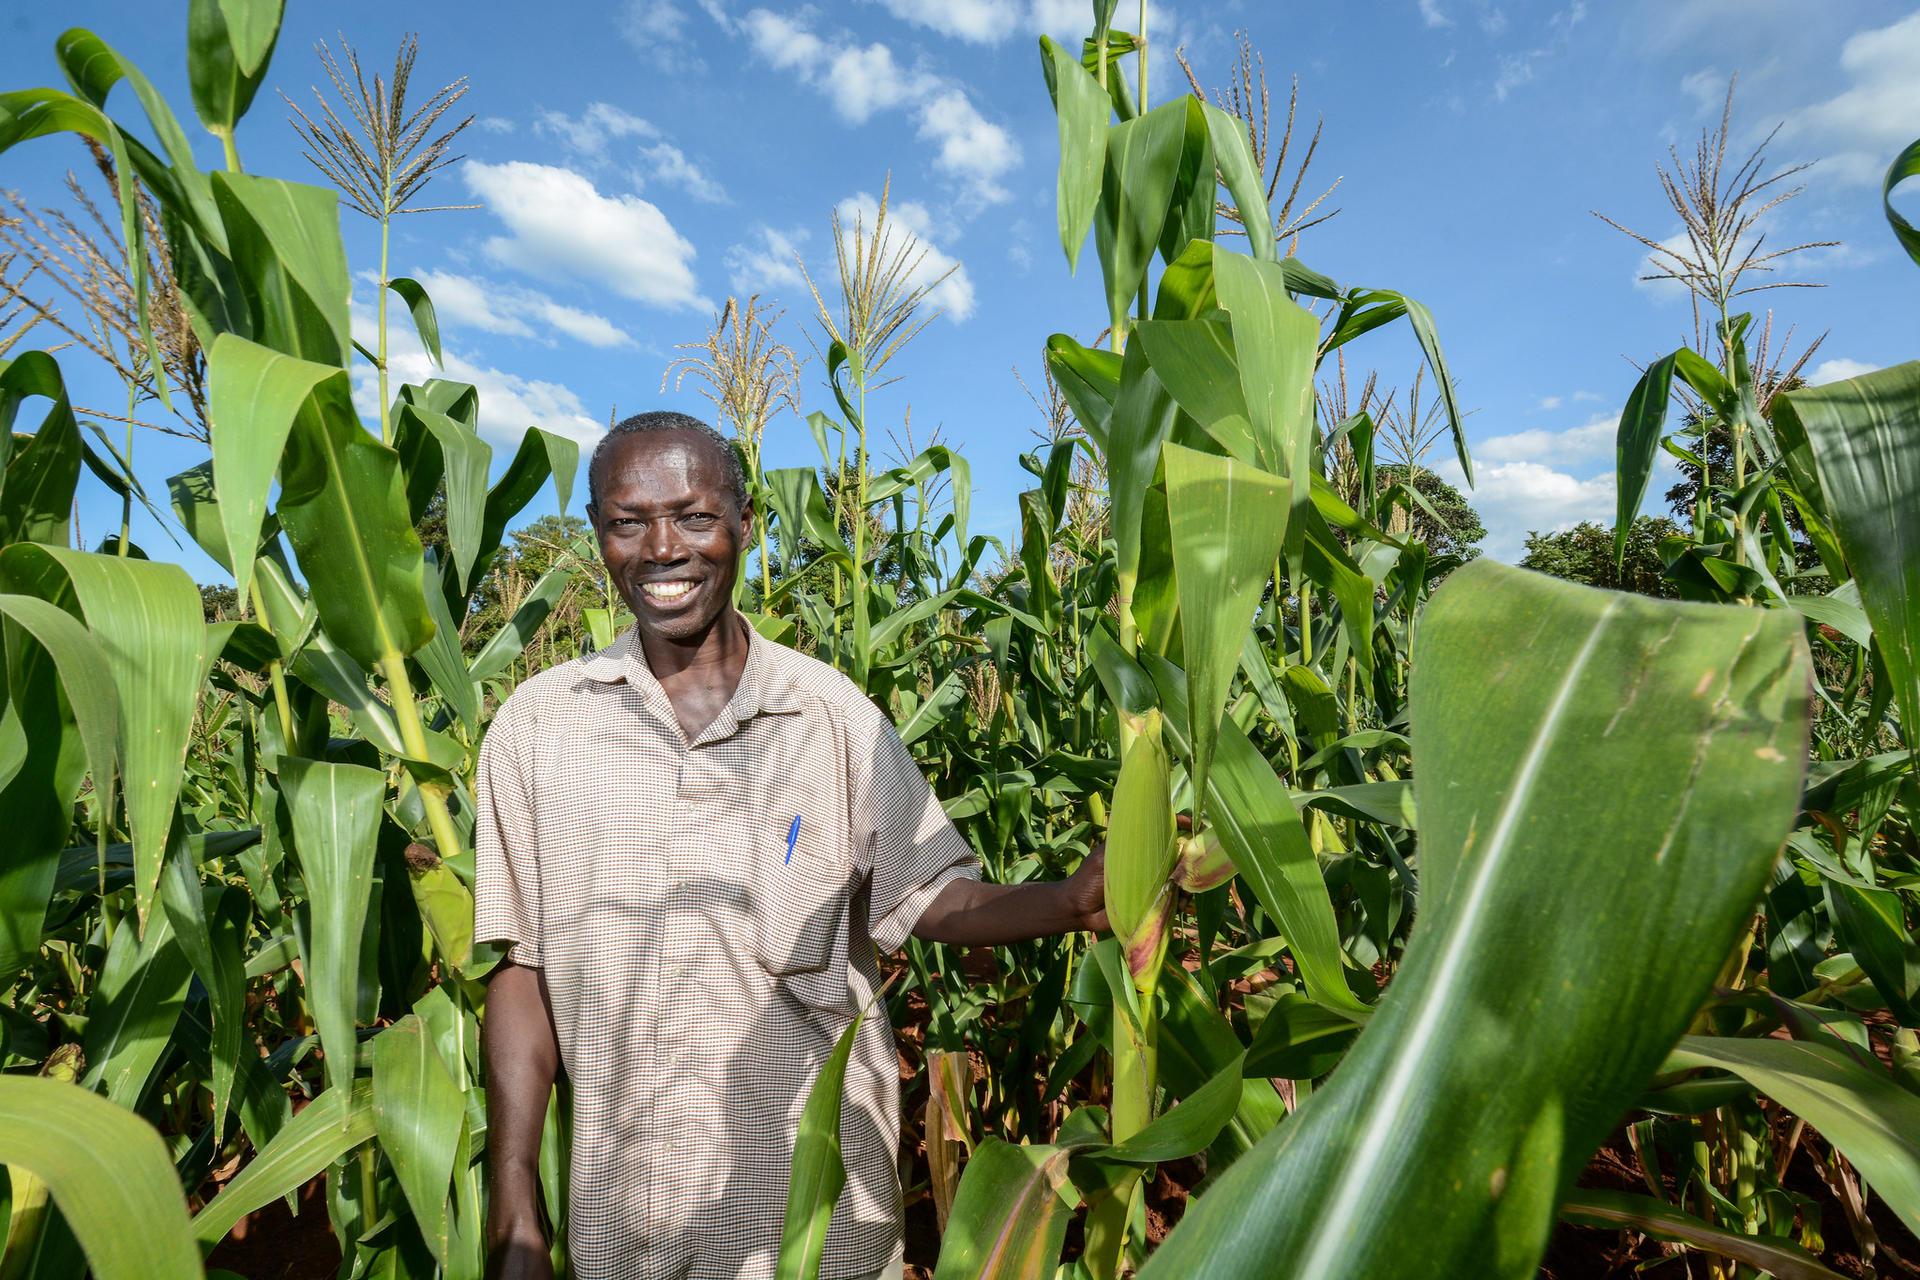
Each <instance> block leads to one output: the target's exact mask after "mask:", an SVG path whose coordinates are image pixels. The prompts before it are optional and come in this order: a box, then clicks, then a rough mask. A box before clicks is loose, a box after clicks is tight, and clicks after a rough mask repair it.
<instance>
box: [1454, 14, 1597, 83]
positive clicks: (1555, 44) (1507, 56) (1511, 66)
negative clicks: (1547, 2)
mask: <svg viewBox="0 0 1920 1280" xmlns="http://www.w3.org/2000/svg"><path fill="white" fill-rule="evenodd" d="M1586 17H1587V5H1586V0H1573V3H1572V4H1569V5H1568V6H1567V7H1566V8H1564V9H1562V10H1560V11H1559V12H1557V13H1555V14H1554V15H1553V16H1552V17H1551V18H1549V19H1548V20H1547V34H1546V39H1545V40H1544V41H1542V42H1541V43H1540V44H1539V45H1537V46H1536V47H1534V48H1531V49H1525V50H1522V51H1521V52H1518V53H1504V54H1501V55H1500V72H1499V74H1498V75H1497V76H1495V77H1494V81H1493V96H1494V98H1495V100H1496V101H1499V102H1505V101H1506V100H1507V96H1508V95H1509V94H1511V93H1512V92H1513V91H1514V90H1515V89H1518V88H1520V87H1521V86H1522V85H1526V84H1531V83H1532V82H1533V80H1534V79H1535V77H1536V76H1537V75H1538V73H1539V70H1538V69H1539V66H1540V64H1541V63H1543V62H1546V61H1549V60H1551V59H1554V58H1556V57H1558V56H1559V55H1561V54H1563V53H1565V52H1566V51H1567V49H1568V48H1569V47H1570V46H1571V44H1572V41H1573V29H1574V28H1575V27H1577V26H1579V25H1580V24H1581V23H1582V22H1584V21H1585V20H1586ZM1506 25H1507V18H1506V15H1505V14H1504V13H1502V12H1501V11H1500V10H1499V9H1497V8H1493V7H1485V8H1483V9H1482V11H1481V15H1480V27H1481V30H1483V31H1485V32H1486V33H1487V34H1488V35H1498V34H1499V33H1500V32H1502V31H1504V30H1505V29H1506Z"/></svg>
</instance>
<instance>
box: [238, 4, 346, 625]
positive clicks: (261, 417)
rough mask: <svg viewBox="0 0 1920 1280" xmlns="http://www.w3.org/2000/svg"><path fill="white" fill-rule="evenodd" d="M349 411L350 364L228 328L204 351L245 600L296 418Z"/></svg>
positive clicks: (240, 592)
mask: <svg viewBox="0 0 1920 1280" xmlns="http://www.w3.org/2000/svg"><path fill="white" fill-rule="evenodd" d="M202 2H203V3H210V2H211V0H202ZM352 412H353V392H352V389H351V386H350V385H349V383H348V380H347V374H346V371H345V370H343V369H336V368H334V367H332V366H331V365H324V364H314V363H313V362H312V361H310V360H300V359H297V358H295V357H293V356H289V355H283V354H282V353H280V352H278V351H275V350H273V349H271V348H269V347H263V346H261V345H260V344H259V343H257V342H249V341H248V340H247V339H245V338H242V337H239V336H237V335H235V334H231V333H223V334H221V335H220V336H219V337H218V338H216V339H214V343H213V350H211V351H209V352H208V353H207V416H208V418H209V420H210V422H211V425H212V436H213V440H212V443H213V483H214V492H215V493H216V494H217V495H218V501H219V510H220V528H221V531H222V533H223V534H224V543H223V545H224V546H225V547H226V548H227V551H228V554H229V555H230V556H233V557H234V560H233V562H232V563H228V562H224V561H223V563H228V567H229V568H230V569H232V571H233V576H234V584H235V585H234V589H235V591H236V592H237V593H238V595H239V597H240V599H242V600H245V599H246V598H247V588H248V584H249V583H250V582H251V581H252V578H253V561H254V554H253V553H254V549H255V548H257V547H258V546H259V545H260V525H261V522H262V521H263V520H264V519H265V518H266V514H267V493H268V491H269V490H270V489H271V488H272V487H273V477H274V473H275V472H276V471H277V470H278V469H279V467H280V457H281V455H282V454H283V453H284V452H285V451H286V447H287V436H288V435H289V434H290V433H291V432H292V430H293V424H294V422H295V421H296V420H297V419H299V418H300V416H301V415H302V414H315V415H321V414H327V413H334V414H340V413H344V414H349V415H350V414H352ZM235 548H238V549H239V550H238V552H237V554H236V553H235V551H234V549H235Z"/></svg>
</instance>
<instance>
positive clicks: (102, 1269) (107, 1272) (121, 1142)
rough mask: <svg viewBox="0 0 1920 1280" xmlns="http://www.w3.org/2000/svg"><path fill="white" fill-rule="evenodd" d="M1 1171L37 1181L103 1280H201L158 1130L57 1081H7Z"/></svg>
mask: <svg viewBox="0 0 1920 1280" xmlns="http://www.w3.org/2000/svg"><path fill="white" fill-rule="evenodd" d="M0 1163H5V1164H8V1165H11V1166H13V1167H15V1168H17V1169H24V1170H29V1171H31V1172H32V1173H33V1174H34V1175H35V1176H36V1177H38V1178H41V1179H42V1180H44V1181H45V1182H46V1184H47V1187H48V1189H49V1190H51V1191H52V1193H53V1202H54V1204H55V1205H57V1206H59V1209H60V1213H61V1216H62V1217H63V1218H64V1219H65V1221H66V1224H67V1226H68V1228H69V1229H71V1230H72V1231H73V1233H74V1235H75V1236H76V1237H77V1238H78V1240H79V1242H80V1247H81V1249H83V1250H84V1251H85V1253H86V1255H87V1265H88V1267H89V1268H90V1269H91V1272H92V1274H93V1276H94V1277H96V1280H195V1278H197V1277H198V1276H199V1275H200V1274H201V1267H200V1251H199V1249H198V1248H197V1247H195V1245H194V1240H193V1235H192V1233H191V1232H190V1230H189V1229H188V1223H187V1203H186V1199H185V1197H184V1196H182V1195H181V1193H180V1180H179V1179H178V1178H177V1177H176V1176H175V1175H174V1172H173V1160H172V1158H171V1157H170V1156H169V1155H168V1154H167V1149H166V1146H165V1145H164V1144H163V1143H162V1142H161V1141H160V1135H159V1134H157V1133H155V1132H154V1130H153V1128H152V1126H150V1125H148V1124H147V1123H146V1121H144V1120H142V1119H140V1118H139V1117H138V1116H135V1115H133V1114H131V1113H130V1112H128V1111H126V1110H125V1109H124V1108H121V1107H117V1106H115V1105H113V1104H112V1103H110V1102H108V1101H107V1100H106V1099H105V1098H102V1097H99V1096H98V1095H96V1094H93V1093H89V1092H88V1091H87V1090H85V1089H81V1088H76V1087H75V1086H74V1085H72V1084H68V1083H66V1082H64V1081H59V1080H44V1079H34V1078H31V1077H22V1076H0Z"/></svg>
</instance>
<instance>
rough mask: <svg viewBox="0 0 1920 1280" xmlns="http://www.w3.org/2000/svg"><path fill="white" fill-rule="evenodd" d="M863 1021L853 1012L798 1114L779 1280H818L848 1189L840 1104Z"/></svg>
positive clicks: (863, 1016) (781, 1247)
mask: <svg viewBox="0 0 1920 1280" xmlns="http://www.w3.org/2000/svg"><path fill="white" fill-rule="evenodd" d="M865 1020H866V1014H865V1013H864V1012H863V1013H860V1014H857V1015H856V1016H855V1017H854V1019H853V1021H852V1022H851V1023H849V1024H847V1029H846V1030H845V1031H843V1032H841V1033H840V1040H839V1042H838V1043H837V1044H835V1045H834V1046H833V1052H832V1053H830V1054H828V1055H827V1060H826V1062H825V1064H823V1065H822V1066H821V1068H820V1074H819V1076H817V1077H816V1078H815V1079H814V1082H813V1089H812V1091H811V1092H809V1093H808V1094H807V1105H806V1106H805V1107H804V1108H803V1109H802V1110H801V1112H800V1130H799V1133H798V1134H797V1135H796V1136H795V1138H794V1142H793V1172H792V1176H791V1178H790V1180H789V1181H788V1183H787V1213H786V1218H785V1220H784V1221H783V1222H782V1224H781V1227H780V1257H779V1261H778V1262H777V1263H776V1264H775V1269H774V1275H775V1276H777V1277H778V1280H818V1277H819V1275H820V1259H821V1255H822V1254H823V1252H824V1251H825V1249H826V1245H827V1226H828V1223H829V1220H830V1219H831V1218H832V1217H833V1206H834V1203H835V1202H836V1201H838V1200H839V1199H840V1191H841V1188H843V1187H845V1186H846V1185H847V1166H846V1164H845V1162H844V1161H843V1160H842V1159H841V1157H840V1101H841V1097H842V1094H843V1092H844V1090H845V1087H846V1081H847V1062H848V1060H849V1059H850V1058H852V1056H853V1043H854V1039H855V1038H856V1037H857V1036H858V1035H859V1034H860V1024H861V1023H862V1022H863V1021H865Z"/></svg>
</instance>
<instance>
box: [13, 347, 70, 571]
mask: <svg viewBox="0 0 1920 1280" xmlns="http://www.w3.org/2000/svg"><path fill="white" fill-rule="evenodd" d="M28 396H44V397H46V398H47V399H49V400H51V401H52V402H53V404H52V406H51V407H50V408H48V410H47V413H46V416H45V417H44V418H42V419H41V420H40V427H39V429H38V430H37V431H35V432H34V434H33V438H32V439H31V440H29V441H28V442H27V444H26V446H25V447H24V448H20V447H19V446H17V445H16V444H15V443H14V438H13V422H14V419H15V418H16V417H17V416H18V415H19V412H20V402H21V401H22V400H24V399H26V398H27V397H28ZM0 436H4V437H5V439H6V444H5V446H4V447H5V448H6V449H7V450H8V451H10V452H11V451H12V450H15V449H18V452H15V453H12V456H10V457H8V456H6V455H5V454H0V460H3V461H5V462H6V470H5V471H4V473H0V545H4V544H5V543H9V542H49V543H55V544H57V545H61V546H65V545H66V544H67V543H68V542H69V541H71V536H70V534H71V531H70V529H69V522H70V521H71V520H72V517H73V492H74V487H75V486H76V485H78V484H79V482H80V459H81V440H80V427H79V424H78V423H76V422H75V421H74V417H73V406H72V404H71V402H70V401H69V400H68V399H67V386H66V382H65V381H64V380H63V379H62V378H61V376H60V366H59V365H57V364H55V363H54V360H53V357H52V356H50V355H48V354H47V353H46V352H44V351H29V352H27V353H26V354H24V355H22V356H20V357H18V358H17V359H15V360H12V361H8V362H6V363H3V364H0Z"/></svg>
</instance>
